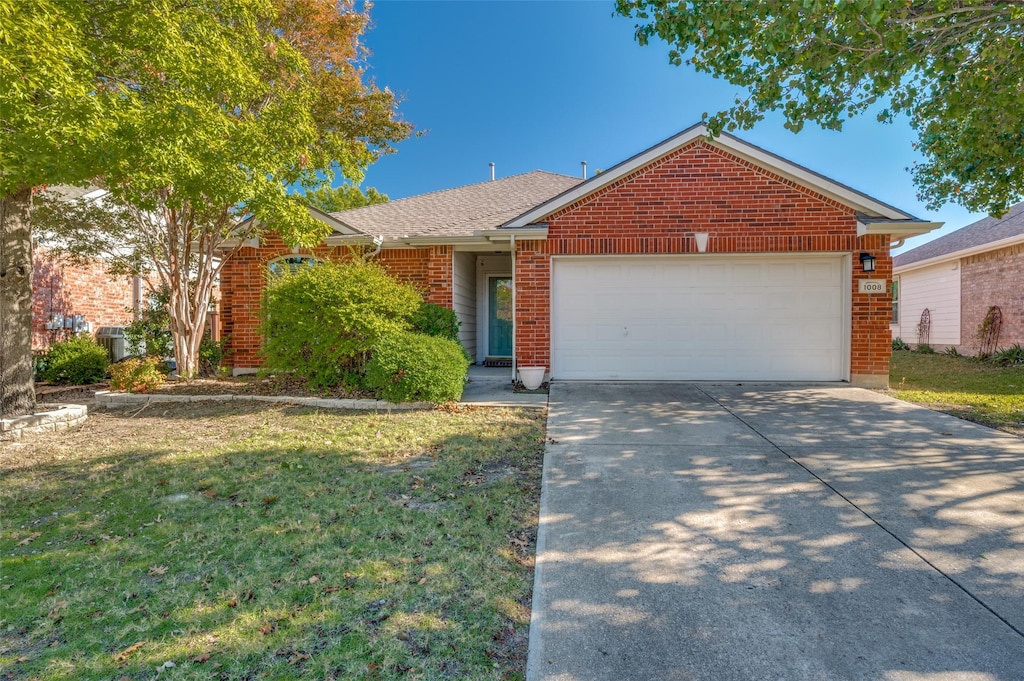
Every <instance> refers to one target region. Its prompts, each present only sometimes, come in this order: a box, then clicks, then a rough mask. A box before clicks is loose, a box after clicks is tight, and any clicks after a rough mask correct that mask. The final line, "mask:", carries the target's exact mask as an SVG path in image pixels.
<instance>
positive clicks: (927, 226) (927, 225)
mask: <svg viewBox="0 0 1024 681" xmlns="http://www.w3.org/2000/svg"><path fill="white" fill-rule="evenodd" d="M944 224H946V223H944V222H921V221H917V220H894V221H892V222H868V223H864V222H860V221H859V220H858V221H857V236H867V235H871V234H888V235H890V236H894V237H896V238H898V239H909V238H910V237H913V236H921V235H922V234H927V233H928V232H931V231H933V230H936V229H938V228H939V227H942V225H944Z"/></svg>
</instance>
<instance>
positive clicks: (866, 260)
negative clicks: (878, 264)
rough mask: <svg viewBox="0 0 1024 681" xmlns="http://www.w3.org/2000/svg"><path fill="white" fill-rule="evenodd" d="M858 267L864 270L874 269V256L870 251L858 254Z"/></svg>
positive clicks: (872, 270)
mask: <svg viewBox="0 0 1024 681" xmlns="http://www.w3.org/2000/svg"><path fill="white" fill-rule="evenodd" d="M860 268H861V269H862V270H864V271H865V272H874V271H875V256H873V255H871V254H870V253H861V254H860Z"/></svg>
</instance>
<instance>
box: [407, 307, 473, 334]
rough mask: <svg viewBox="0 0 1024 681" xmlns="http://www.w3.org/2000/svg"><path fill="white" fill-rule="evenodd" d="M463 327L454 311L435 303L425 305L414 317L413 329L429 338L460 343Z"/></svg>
mask: <svg viewBox="0 0 1024 681" xmlns="http://www.w3.org/2000/svg"><path fill="white" fill-rule="evenodd" d="M461 326H462V322H460V321H459V317H458V315H456V314H455V312H454V311H453V310H449V309H448V308H447V307H444V306H443V305H436V304H434V303H423V304H422V305H420V309H418V310H416V314H414V315H413V316H412V327H413V329H415V330H416V331H418V332H419V333H422V334H426V335H427V336H436V337H437V338H447V339H448V340H453V341H458V340H459V327H461Z"/></svg>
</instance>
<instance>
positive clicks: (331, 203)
mask: <svg viewBox="0 0 1024 681" xmlns="http://www.w3.org/2000/svg"><path fill="white" fill-rule="evenodd" d="M302 200H303V201H304V202H305V203H307V204H309V205H310V206H313V207H314V208H319V209H320V210H322V211H324V212H325V213H337V212H338V211H340V210H348V209H350V208H362V207H363V206H372V205H373V204H375V203H387V202H388V201H389V200H390V199H389V198H388V195H387V194H381V193H380V192H379V191H377V190H376V189H374V188H373V187H367V188H366V191H365V192H364V191H363V190H362V189H360V188H359V187H358V186H357V185H354V184H342V185H339V186H337V187H328V186H326V185H325V186H323V187H317V188H316V189H311V190H309V191H307V192H306V193H305V194H304V195H303V196H302Z"/></svg>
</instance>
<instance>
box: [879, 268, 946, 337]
mask: <svg viewBox="0 0 1024 681" xmlns="http://www.w3.org/2000/svg"><path fill="white" fill-rule="evenodd" d="M896 276H897V277H898V278H899V280H900V301H899V303H900V311H899V312H900V319H899V324H894V325H893V327H892V332H893V337H897V336H898V337H900V338H902V339H903V340H904V341H906V342H907V343H910V344H911V345H916V344H917V325H918V323H919V322H920V321H921V313H922V312H923V311H924V310H925V308H927V309H928V310H929V311H930V312H931V319H932V329H931V345H933V346H943V345H960V264H959V261H954V262H945V263H941V264H938V265H932V266H931V267H922V268H921V269H916V270H911V271H909V272H905V273H902V274H898V275H896Z"/></svg>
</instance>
